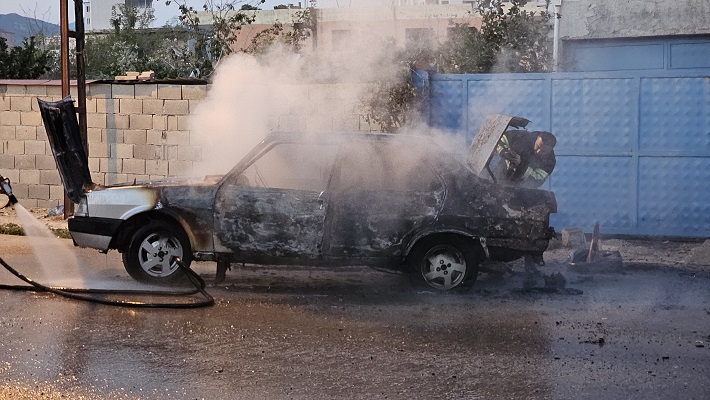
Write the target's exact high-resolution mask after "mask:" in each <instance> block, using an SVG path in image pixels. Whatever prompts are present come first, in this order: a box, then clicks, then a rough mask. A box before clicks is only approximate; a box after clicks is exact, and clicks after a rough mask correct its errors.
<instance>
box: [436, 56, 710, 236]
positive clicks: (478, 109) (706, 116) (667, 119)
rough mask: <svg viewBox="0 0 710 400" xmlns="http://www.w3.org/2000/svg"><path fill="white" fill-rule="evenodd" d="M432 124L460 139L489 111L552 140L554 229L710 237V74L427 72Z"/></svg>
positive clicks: (701, 71) (472, 131)
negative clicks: (597, 227) (554, 158)
mask: <svg viewBox="0 0 710 400" xmlns="http://www.w3.org/2000/svg"><path fill="white" fill-rule="evenodd" d="M429 85H430V87H429V90H430V92H429V95H430V104H429V107H428V113H429V121H430V124H431V125H432V126H435V127H440V128H445V129H447V130H450V131H453V132H456V133H460V134H464V135H465V136H466V138H467V141H468V142H469V143H470V140H471V139H472V138H473V135H475V133H476V132H477V131H478V128H479V124H481V123H482V121H483V120H484V117H485V116H486V115H487V114H490V113H503V114H510V115H518V116H521V117H525V118H527V119H529V120H531V121H532V122H531V124H530V125H528V129H530V130H549V131H551V132H552V133H554V134H555V135H556V136H557V138H558V144H557V147H556V148H555V152H556V154H557V167H556V169H555V171H554V173H553V174H552V176H551V177H550V179H549V182H548V183H546V185H547V188H548V189H550V190H552V191H554V192H555V194H556V196H557V201H558V213H557V214H556V215H554V216H553V220H552V225H553V226H555V227H556V229H558V230H559V229H562V228H565V227H571V226H576V227H581V228H583V229H584V230H586V231H590V230H591V227H592V226H593V225H594V223H595V222H599V223H600V225H601V228H602V232H603V233H607V234H629V235H649V236H683V237H710V69H707V68H702V69H693V70H683V71H678V70H676V71H623V72H608V73H585V72H574V73H555V74H483V75H436V74H435V75H432V76H431V77H430V80H429Z"/></svg>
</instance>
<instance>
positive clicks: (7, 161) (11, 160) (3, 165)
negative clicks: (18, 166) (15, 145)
mask: <svg viewBox="0 0 710 400" xmlns="http://www.w3.org/2000/svg"><path fill="white" fill-rule="evenodd" d="M0 169H15V156H14V155H12V154H0ZM0 175H2V174H0ZM3 176H4V175H3Z"/></svg>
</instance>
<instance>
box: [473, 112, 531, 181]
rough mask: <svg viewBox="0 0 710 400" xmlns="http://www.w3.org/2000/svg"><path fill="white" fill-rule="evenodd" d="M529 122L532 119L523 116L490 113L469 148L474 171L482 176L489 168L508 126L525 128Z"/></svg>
mask: <svg viewBox="0 0 710 400" xmlns="http://www.w3.org/2000/svg"><path fill="white" fill-rule="evenodd" d="M528 123H530V121H528V120H527V119H525V118H522V117H513V116H510V115H503V114H492V115H489V116H488V118H486V121H485V122H484V123H483V125H481V129H480V130H479V131H478V134H477V135H476V137H474V138H473V142H472V143H471V147H470V148H469V149H468V159H467V162H468V165H469V166H470V167H471V169H473V172H474V173H476V175H479V176H480V175H481V173H482V172H483V171H484V170H485V169H487V168H488V162H489V161H490V160H491V157H493V153H494V152H495V149H496V145H497V144H498V141H499V140H500V137H501V136H503V132H505V131H506V130H507V129H508V127H514V128H524V127H525V126H527V124H528Z"/></svg>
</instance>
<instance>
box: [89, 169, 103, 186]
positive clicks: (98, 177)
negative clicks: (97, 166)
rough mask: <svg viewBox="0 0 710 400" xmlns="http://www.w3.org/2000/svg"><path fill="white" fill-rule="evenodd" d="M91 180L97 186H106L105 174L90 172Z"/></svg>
mask: <svg viewBox="0 0 710 400" xmlns="http://www.w3.org/2000/svg"><path fill="white" fill-rule="evenodd" d="M91 180H92V181H93V182H94V183H98V184H99V185H106V184H107V183H106V174H104V173H103V172H91Z"/></svg>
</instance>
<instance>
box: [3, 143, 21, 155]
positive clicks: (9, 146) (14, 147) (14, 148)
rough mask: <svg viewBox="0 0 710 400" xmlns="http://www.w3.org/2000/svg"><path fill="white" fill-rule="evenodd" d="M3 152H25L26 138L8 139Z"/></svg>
mask: <svg viewBox="0 0 710 400" xmlns="http://www.w3.org/2000/svg"><path fill="white" fill-rule="evenodd" d="M3 148H4V150H3V153H5V154H18V155H19V154H25V141H24V140H8V141H6V142H5V145H4V146H3Z"/></svg>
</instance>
